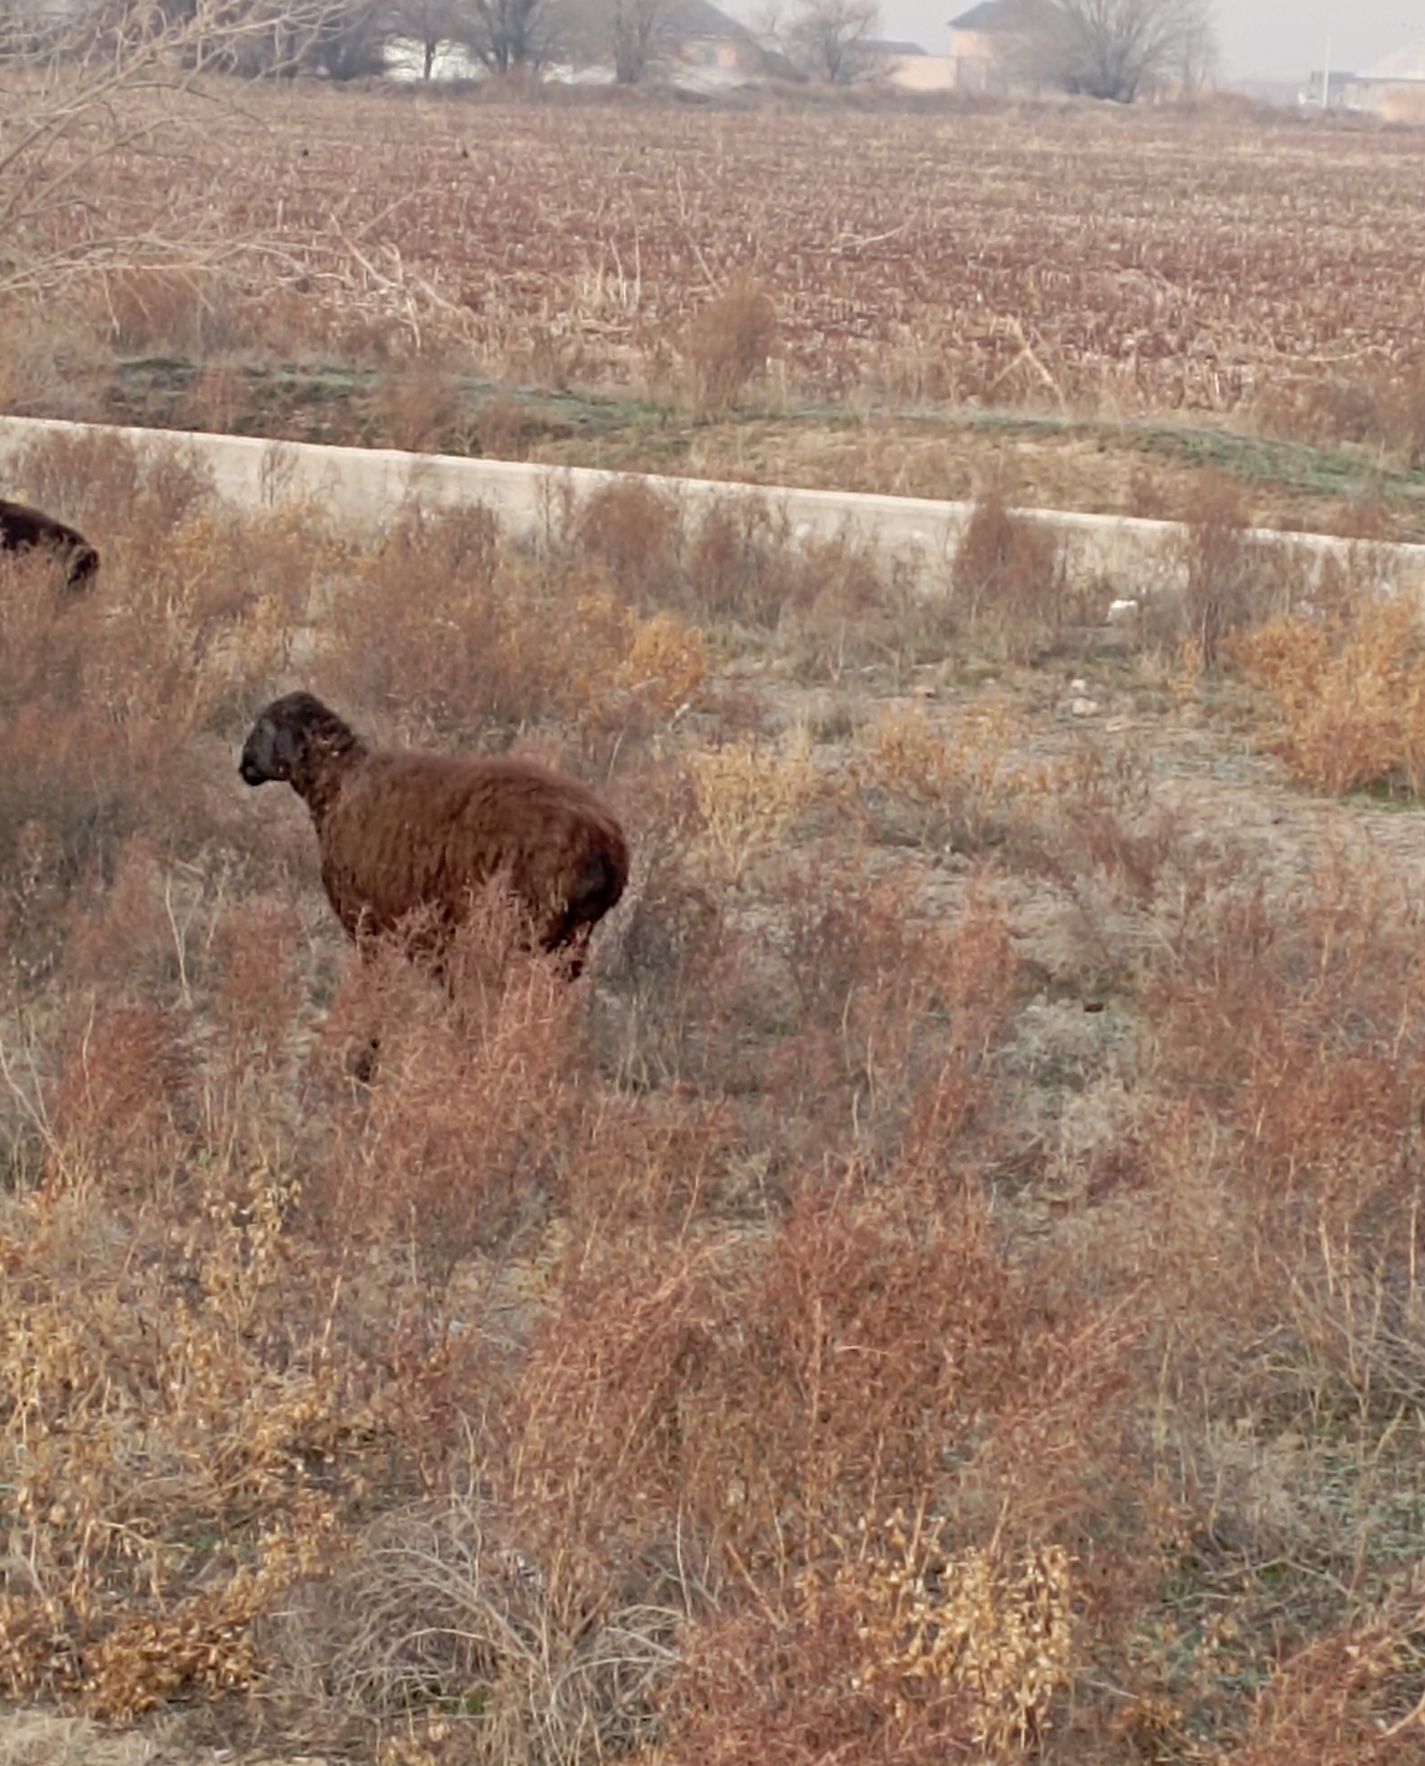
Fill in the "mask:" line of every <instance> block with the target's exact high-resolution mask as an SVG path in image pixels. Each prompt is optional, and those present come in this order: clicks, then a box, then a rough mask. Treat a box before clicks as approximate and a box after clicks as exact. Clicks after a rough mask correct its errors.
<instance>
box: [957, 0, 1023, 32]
mask: <svg viewBox="0 0 1425 1766" xmlns="http://www.w3.org/2000/svg"><path fill="white" fill-rule="evenodd" d="M1017 10H1018V8H1017V6H1016V4H1015V0H980V4H979V5H978V6H972V7H971V8H970V10H969V11H968V12H962V13H961V14H960V16H959V18H952V19H951V20H950V29H951V30H952V31H1003V30H1008V28H1009V26H1010V25H1011V24H1012V23H1013V22H1014V13H1015V12H1016V11H1017Z"/></svg>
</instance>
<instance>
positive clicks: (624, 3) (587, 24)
mask: <svg viewBox="0 0 1425 1766" xmlns="http://www.w3.org/2000/svg"><path fill="white" fill-rule="evenodd" d="M678 4H679V0H551V5H552V6H554V7H557V9H558V10H557V22H555V16H554V15H553V14H552V15H551V17H550V20H549V23H548V26H547V28H548V30H549V33H550V34H551V35H553V36H554V37H555V38H557V41H558V43H559V50H560V54H561V55H568V56H569V57H570V58H571V59H572V60H573V61H575V62H578V63H581V64H584V65H590V64H592V63H606V64H607V63H612V65H613V69H614V76H615V78H616V79H617V80H618V83H619V84H620V85H621V86H636V85H638V84H639V82H640V81H641V80H643V79H645V78H646V77H647V75H648V71H649V69H650V68H651V67H652V66H653V65H654V63H655V62H656V61H658V59H659V58H660V56H661V55H662V54H663V53H664V52H665V51H666V50H667V49H668V48H669V47H670V46H671V41H672V37H673V30H672V26H673V21H674V19H675V17H676V15H677V8H678Z"/></svg>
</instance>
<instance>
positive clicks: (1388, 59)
mask: <svg viewBox="0 0 1425 1766" xmlns="http://www.w3.org/2000/svg"><path fill="white" fill-rule="evenodd" d="M1357 78H1358V79H1362V80H1425V43H1408V44H1406V46H1405V47H1404V48H1403V49H1393V50H1391V52H1390V54H1389V55H1384V56H1382V57H1381V59H1380V60H1379V61H1377V62H1373V63H1372V64H1371V66H1370V67H1368V68H1367V69H1366V70H1365V72H1364V73H1361V74H1358V75H1357Z"/></svg>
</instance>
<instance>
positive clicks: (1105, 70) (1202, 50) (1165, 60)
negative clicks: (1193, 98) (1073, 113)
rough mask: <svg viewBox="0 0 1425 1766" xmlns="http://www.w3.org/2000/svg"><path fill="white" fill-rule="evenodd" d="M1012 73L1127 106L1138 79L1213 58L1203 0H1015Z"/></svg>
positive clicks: (1172, 73)
mask: <svg viewBox="0 0 1425 1766" xmlns="http://www.w3.org/2000/svg"><path fill="white" fill-rule="evenodd" d="M1011 42H1012V44H1013V48H1012V49H1011V51H1010V55H1011V58H1012V65H1013V67H1014V71H1016V72H1017V73H1019V74H1020V75H1021V76H1028V77H1030V78H1033V79H1035V80H1036V81H1039V82H1042V83H1044V84H1048V85H1055V86H1060V87H1062V88H1063V89H1064V90H1065V91H1066V92H1079V93H1083V94H1084V95H1085V96H1086V97H1090V98H1107V99H1112V100H1113V101H1114V102H1115V103H1119V104H1131V103H1132V102H1133V100H1134V99H1135V98H1137V97H1138V95H1139V94H1140V92H1142V90H1143V88H1144V87H1145V86H1146V85H1149V84H1151V83H1152V82H1154V81H1156V80H1160V79H1165V78H1170V77H1177V76H1179V75H1181V74H1183V73H1184V72H1185V71H1186V70H1188V69H1189V68H1191V69H1195V70H1198V72H1199V74H1201V73H1205V71H1206V70H1207V69H1208V68H1209V67H1210V65H1211V62H1212V58H1213V53H1214V50H1213V45H1214V32H1213V24H1212V5H1211V0H1022V3H1021V5H1020V7H1019V17H1018V20H1017V24H1016V27H1015V29H1014V31H1013V33H1012V35H1011Z"/></svg>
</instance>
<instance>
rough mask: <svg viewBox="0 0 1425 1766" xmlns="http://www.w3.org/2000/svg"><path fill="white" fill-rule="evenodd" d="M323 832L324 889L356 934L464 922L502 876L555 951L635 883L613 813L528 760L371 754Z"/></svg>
mask: <svg viewBox="0 0 1425 1766" xmlns="http://www.w3.org/2000/svg"><path fill="white" fill-rule="evenodd" d="M318 831H319V835H320V839H321V848H322V881H323V883H324V884H325V885H326V890H327V894H328V896H329V898H330V900H331V904H332V906H333V908H335V910H336V913H337V916H338V917H339V918H340V920H341V922H342V924H343V925H344V926H345V927H346V929H347V931H348V932H350V933H351V934H352V935H353V936H354V935H355V934H356V933H357V932H358V931H359V930H362V929H366V930H370V931H373V932H384V931H388V930H390V929H391V928H393V927H394V926H395V925H396V924H397V922H398V921H399V920H400V919H401V918H402V916H404V915H406V914H408V913H410V912H411V910H412V909H414V908H418V907H433V908H435V909H436V910H437V911H438V912H439V913H440V915H441V916H442V918H444V919H445V920H447V921H448V922H449V923H452V924H454V923H456V922H458V921H460V920H461V919H462V918H463V917H464V916H465V915H466V914H467V913H468V911H469V906H470V897H471V892H472V890H476V889H478V888H479V887H480V886H481V885H482V884H483V883H485V882H487V881H488V880H489V879H491V878H493V877H495V876H498V875H503V876H504V877H505V878H507V880H508V882H509V884H510V886H511V887H512V888H513V890H514V892H515V894H516V895H517V896H518V897H519V898H520V900H521V901H522V902H523V904H524V905H525V907H526V909H527V910H528V911H529V912H530V913H531V914H532V915H533V916H534V920H535V925H536V927H537V929H538V932H539V936H540V941H541V943H542V944H543V945H544V946H545V947H546V948H551V949H552V948H554V947H555V946H557V945H560V944H563V943H565V942H568V941H569V939H570V938H571V936H573V935H574V934H575V933H576V932H577V931H578V929H579V928H580V927H581V926H588V925H592V924H593V923H594V922H595V921H596V920H598V919H599V918H601V917H602V915H603V914H604V913H606V912H607V911H608V909H609V908H611V907H612V906H613V905H614V903H615V902H616V901H617V900H618V898H619V896H620V894H621V893H622V891H623V886H624V882H625V879H626V878H627V875H628V847H627V843H626V841H625V839H624V835H623V831H622V829H621V828H620V827H619V825H618V823H617V822H616V821H615V819H614V817H613V816H612V815H611V814H610V812H609V811H608V810H607V809H606V808H605V807H604V806H603V805H602V804H601V803H600V802H599V800H598V799H597V798H596V797H595V796H594V794H593V793H592V792H591V791H589V790H588V789H587V788H586V787H585V786H584V785H582V784H580V783H579V781H578V780H575V779H570V778H566V777H564V776H562V775H560V774H558V773H554V772H551V771H549V770H548V769H547V768H545V767H540V766H535V765H533V764H532V763H530V762H528V761H519V760H458V759H453V758H447V757H445V756H441V755H433V754H397V753H375V754H365V755H363V756H362V757H361V758H360V759H359V760H357V761H355V762H354V763H345V764H343V765H342V767H341V772H340V786H339V789H338V790H337V791H336V793H335V795H334V796H333V798H332V799H331V801H330V803H329V804H328V805H327V806H326V808H325V809H324V812H323V813H322V815H321V816H320V819H319V822H318Z"/></svg>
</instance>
